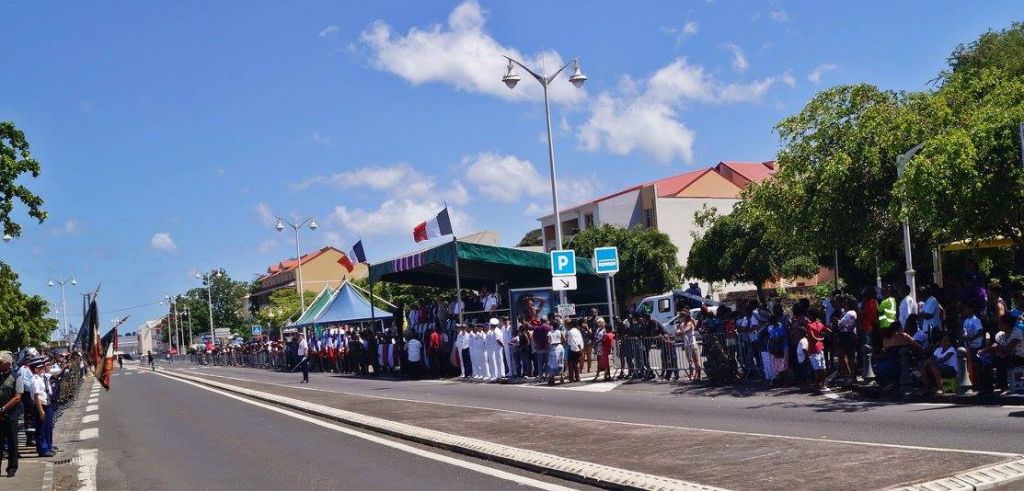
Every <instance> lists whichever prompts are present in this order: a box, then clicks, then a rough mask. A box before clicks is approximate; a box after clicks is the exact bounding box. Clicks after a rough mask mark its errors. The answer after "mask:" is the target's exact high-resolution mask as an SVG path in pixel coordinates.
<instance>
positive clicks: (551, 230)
mask: <svg viewBox="0 0 1024 491" xmlns="http://www.w3.org/2000/svg"><path fill="white" fill-rule="evenodd" d="M544 240H555V226H554V225H548V226H547V227H544Z"/></svg>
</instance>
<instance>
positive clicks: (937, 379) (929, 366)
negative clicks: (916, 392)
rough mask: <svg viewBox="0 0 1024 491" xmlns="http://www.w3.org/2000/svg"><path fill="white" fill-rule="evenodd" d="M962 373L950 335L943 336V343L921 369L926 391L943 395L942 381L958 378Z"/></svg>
mask: <svg viewBox="0 0 1024 491" xmlns="http://www.w3.org/2000/svg"><path fill="white" fill-rule="evenodd" d="M959 372H960V360H958V359H957V357H956V348H955V347H953V340H952V339H950V337H949V335H948V334H946V335H944V336H942V341H941V342H940V344H939V347H938V348H935V352H934V353H933V354H932V356H931V357H930V358H928V359H927V360H925V362H924V364H923V365H922V367H921V379H922V382H924V386H925V390H930V391H931V392H932V393H933V394H936V395H938V394H942V379H944V378H953V377H956V376H957V374H958V373H959Z"/></svg>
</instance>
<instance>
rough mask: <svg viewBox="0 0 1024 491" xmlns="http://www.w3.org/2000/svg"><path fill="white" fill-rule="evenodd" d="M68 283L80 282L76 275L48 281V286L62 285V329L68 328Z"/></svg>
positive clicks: (73, 284)
mask: <svg viewBox="0 0 1024 491" xmlns="http://www.w3.org/2000/svg"><path fill="white" fill-rule="evenodd" d="M4 240H7V237H4ZM68 284H70V285H71V286H75V285H77V284H78V280H76V279H75V277H74V276H71V278H68V279H66V280H64V281H60V280H55V279H53V278H50V279H49V281H47V282H46V286H53V285H60V313H61V315H63V316H64V326H63V327H62V330H63V329H67V328H68V299H67V297H66V296H65V295H64V287H65V286H66V285H68Z"/></svg>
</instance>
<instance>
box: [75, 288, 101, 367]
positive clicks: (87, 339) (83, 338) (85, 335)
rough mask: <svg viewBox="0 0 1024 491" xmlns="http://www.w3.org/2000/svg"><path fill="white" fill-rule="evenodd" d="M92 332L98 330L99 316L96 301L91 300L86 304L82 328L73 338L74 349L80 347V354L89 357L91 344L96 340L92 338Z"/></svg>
mask: <svg viewBox="0 0 1024 491" xmlns="http://www.w3.org/2000/svg"><path fill="white" fill-rule="evenodd" d="M94 330H99V314H97V312H96V301H95V300H93V301H91V302H89V303H88V307H87V308H86V311H85V317H84V318H83V319H82V327H81V328H79V329H78V335H77V336H75V344H74V345H72V348H74V347H81V348H82V353H85V354H86V355H89V356H91V355H92V347H93V343H94V342H95V341H96V338H95V337H93V334H94Z"/></svg>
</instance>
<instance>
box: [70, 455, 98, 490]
mask: <svg viewBox="0 0 1024 491" xmlns="http://www.w3.org/2000/svg"><path fill="white" fill-rule="evenodd" d="M97 454H99V449H96V448H82V449H79V450H78V451H77V452H75V458H76V459H77V460H78V491H95V490H96V464H97V463H98V462H99V459H98V458H97Z"/></svg>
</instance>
